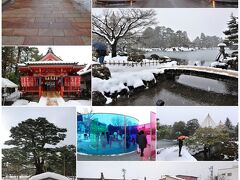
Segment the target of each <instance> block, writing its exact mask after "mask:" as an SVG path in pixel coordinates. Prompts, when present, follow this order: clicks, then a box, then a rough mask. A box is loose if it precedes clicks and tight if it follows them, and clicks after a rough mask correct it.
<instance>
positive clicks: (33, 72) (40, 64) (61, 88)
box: [18, 48, 84, 97]
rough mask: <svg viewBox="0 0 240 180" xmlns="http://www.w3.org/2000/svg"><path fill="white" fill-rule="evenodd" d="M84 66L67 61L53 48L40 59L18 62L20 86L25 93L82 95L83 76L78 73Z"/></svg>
mask: <svg viewBox="0 0 240 180" xmlns="http://www.w3.org/2000/svg"><path fill="white" fill-rule="evenodd" d="M83 68H84V65H78V62H65V61H63V60H62V59H60V58H59V57H57V56H56V55H55V54H54V53H53V51H52V49H51V48H49V49H48V52H47V54H46V55H45V56H43V57H42V58H41V59H40V60H39V61H35V62H34V61H33V62H25V63H24V64H18V70H19V72H20V74H21V76H20V83H21V84H20V85H21V86H20V87H21V91H22V93H23V95H26V94H38V96H39V97H40V96H42V95H43V92H48V91H55V92H57V93H58V94H59V95H60V96H62V97H63V96H64V95H65V94H66V95H70V94H74V95H76V96H79V95H80V86H81V76H80V75H78V74H77V72H79V71H80V70H82V69H83Z"/></svg>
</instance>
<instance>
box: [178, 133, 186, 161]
mask: <svg viewBox="0 0 240 180" xmlns="http://www.w3.org/2000/svg"><path fill="white" fill-rule="evenodd" d="M186 138H188V137H187V136H179V137H178V138H177V139H178V147H179V151H178V156H179V157H181V156H182V155H181V151H182V146H183V141H184V140H185V139H186Z"/></svg>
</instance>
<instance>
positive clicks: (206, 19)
mask: <svg viewBox="0 0 240 180" xmlns="http://www.w3.org/2000/svg"><path fill="white" fill-rule="evenodd" d="M156 12H157V16H158V21H159V24H160V25H161V26H162V25H163V26H166V27H170V28H172V29H173V30H174V31H177V30H182V31H187V33H188V36H189V38H190V39H191V40H193V39H195V37H197V36H200V34H201V32H203V33H205V35H211V36H213V35H216V36H219V37H224V34H223V33H222V32H223V31H224V30H226V28H227V22H228V21H229V20H230V15H231V13H233V14H234V15H235V16H237V12H238V11H237V9H233V8H162V9H158V10H156Z"/></svg>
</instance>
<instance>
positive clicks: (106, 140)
mask: <svg viewBox="0 0 240 180" xmlns="http://www.w3.org/2000/svg"><path fill="white" fill-rule="evenodd" d="M77 122H78V148H77V149H78V152H79V153H85V154H96V155H97V154H98V155H110V154H111V155H112V154H122V153H128V152H132V151H135V150H136V148H137V145H136V135H137V132H138V128H137V127H138V120H137V119H136V118H133V117H130V116H125V115H121V114H109V113H93V114H79V115H78V118H77Z"/></svg>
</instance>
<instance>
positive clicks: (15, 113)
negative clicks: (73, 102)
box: [0, 107, 76, 146]
mask: <svg viewBox="0 0 240 180" xmlns="http://www.w3.org/2000/svg"><path fill="white" fill-rule="evenodd" d="M38 117H46V119H47V120H48V121H49V122H51V123H54V124H55V125H56V126H58V127H61V128H66V129H67V133H66V134H67V137H66V138H65V140H64V141H62V142H61V143H60V144H59V145H60V146H62V145H70V144H74V145H76V110H75V108H74V107H3V108H2V121H1V127H0V129H1V146H3V144H4V141H6V140H9V139H10V138H9V136H10V129H11V127H15V126H17V124H18V123H20V122H22V121H24V120H27V119H28V118H33V119H34V118H38ZM4 146H5V145H4Z"/></svg>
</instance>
